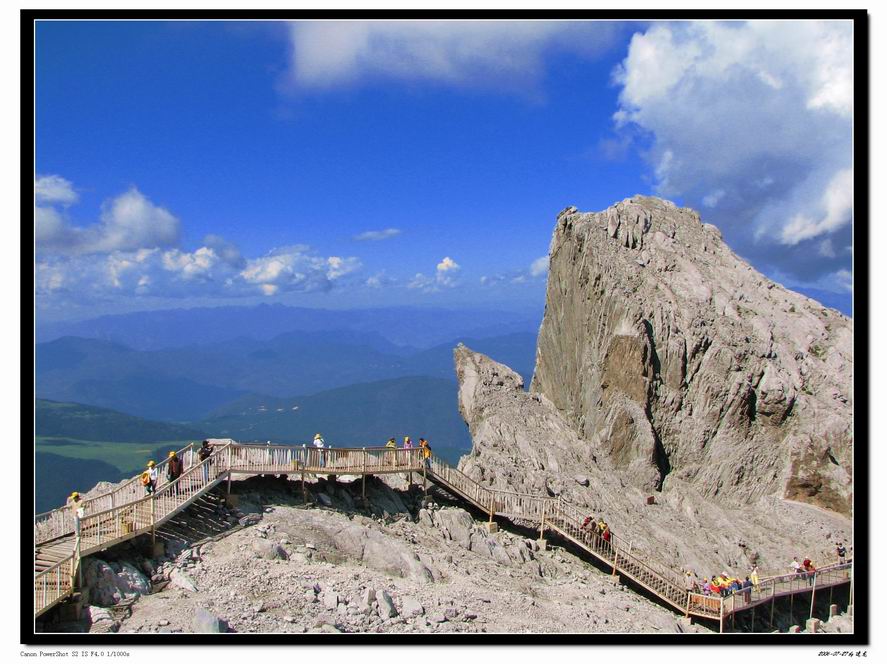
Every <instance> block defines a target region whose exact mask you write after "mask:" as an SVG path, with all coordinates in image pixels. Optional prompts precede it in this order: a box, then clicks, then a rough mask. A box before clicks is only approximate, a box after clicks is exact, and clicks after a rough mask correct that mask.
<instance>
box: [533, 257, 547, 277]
mask: <svg viewBox="0 0 887 664" xmlns="http://www.w3.org/2000/svg"><path fill="white" fill-rule="evenodd" d="M546 274H548V256H540V257H539V258H537V259H536V260H534V261H533V262H532V263H530V276H531V277H541V276H543V275H546Z"/></svg>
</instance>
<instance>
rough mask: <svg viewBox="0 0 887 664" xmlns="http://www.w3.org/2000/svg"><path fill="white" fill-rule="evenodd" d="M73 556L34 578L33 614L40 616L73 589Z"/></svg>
mask: <svg viewBox="0 0 887 664" xmlns="http://www.w3.org/2000/svg"><path fill="white" fill-rule="evenodd" d="M74 572H75V568H74V556H73V555H71V556H69V557H68V558H65V559H64V560H61V561H59V562H58V563H56V564H55V565H53V566H52V567H50V568H49V569H48V570H46V571H45V572H43V573H41V574H38V575H36V576H35V577H34V614H35V615H40V613H42V612H43V611H45V610H46V609H48V608H49V607H51V606H52V605H53V604H55V603H56V602H58V601H59V600H60V599H62V598H63V597H66V596H67V595H69V594H70V593H71V591H72V589H73V587H74Z"/></svg>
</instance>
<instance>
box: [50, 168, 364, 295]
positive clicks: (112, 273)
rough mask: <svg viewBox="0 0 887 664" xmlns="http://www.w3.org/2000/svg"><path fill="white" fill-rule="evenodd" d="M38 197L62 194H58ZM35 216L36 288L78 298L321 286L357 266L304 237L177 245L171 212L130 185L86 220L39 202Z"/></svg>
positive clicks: (331, 283)
mask: <svg viewBox="0 0 887 664" xmlns="http://www.w3.org/2000/svg"><path fill="white" fill-rule="evenodd" d="M57 180H59V181H61V182H64V183H67V185H70V183H68V182H67V180H64V179H63V178H57ZM38 181H39V180H38ZM54 186H55V185H54ZM47 187H48V185H47ZM47 187H44V188H43V190H44V191H46V190H47ZM35 188H36V185H35ZM41 197H42V199H41V200H47V201H48V200H50V199H52V200H54V201H61V200H63V197H62V196H61V195H53V196H49V197H47V195H45V194H41ZM34 222H35V228H34V235H35V239H36V242H37V247H38V253H37V257H38V258H37V263H36V290H37V294H38V296H42V297H44V298H50V299H51V298H53V297H65V298H68V299H69V300H71V301H74V300H76V301H79V302H84V303H85V302H95V301H110V300H113V299H114V298H120V297H127V296H133V295H135V296H158V297H167V298H168V297H173V298H174V297H192V296H208V297H243V296H251V295H259V294H261V295H275V294H278V293H285V292H293V291H328V290H330V289H332V288H333V287H334V285H335V283H336V282H338V281H340V280H342V279H344V278H346V277H347V276H348V275H350V274H352V273H354V272H356V271H358V270H359V269H360V267H361V263H360V260H359V259H358V258H356V257H353V256H352V257H343V256H319V255H317V253H316V252H314V251H313V250H312V249H311V248H310V247H308V246H307V245H292V246H286V247H281V248H278V249H275V250H273V251H270V252H268V253H267V254H266V255H264V256H260V257H256V258H250V259H247V258H245V257H244V256H243V255H242V253H241V251H240V249H239V248H238V247H237V245H235V244H234V243H233V242H230V241H228V240H226V239H225V238H223V237H221V236H219V235H214V234H211V235H207V236H206V237H205V238H204V240H203V244H202V246H199V247H197V248H196V249H194V250H193V251H188V250H185V249H183V248H182V247H180V246H179V236H180V224H179V221H178V219H177V218H176V217H174V216H173V215H172V214H171V213H170V212H169V211H167V210H166V209H164V208H162V207H160V206H158V205H155V204H154V203H152V202H151V201H150V200H148V198H147V197H145V196H144V195H143V194H142V193H141V192H139V191H138V189H136V188H135V187H133V188H131V189H130V190H128V191H126V192H124V193H123V194H121V195H120V196H117V197H116V198H113V199H111V200H109V201H106V202H105V203H104V204H103V205H102V208H101V215H100V218H99V221H98V222H97V223H95V224H93V225H91V226H86V227H78V226H74V225H72V224H71V223H70V222H69V221H68V220H67V217H66V212H65V211H63V210H60V209H59V208H58V207H57V206H47V207H43V206H38V207H37V208H36V209H35V213H34Z"/></svg>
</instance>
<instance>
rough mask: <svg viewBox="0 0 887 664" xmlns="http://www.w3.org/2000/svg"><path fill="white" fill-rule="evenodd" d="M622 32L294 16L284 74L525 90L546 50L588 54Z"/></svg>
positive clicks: (325, 80) (567, 25) (305, 83)
mask: <svg viewBox="0 0 887 664" xmlns="http://www.w3.org/2000/svg"><path fill="white" fill-rule="evenodd" d="M620 30H621V26H619V24H616V23H610V22H558V21H300V22H295V23H293V24H292V25H291V28H290V36H291V45H292V61H291V70H290V76H291V79H292V80H293V81H294V82H295V83H296V84H297V85H298V86H301V87H311V88H330V87H335V86H340V85H351V84H355V83H357V82H360V81H361V79H363V78H364V77H367V76H382V77H387V78H395V79H406V80H430V81H439V82H444V83H446V84H450V85H468V86H478V85H483V86H490V85H492V86H494V87H497V86H498V87H502V86H505V87H511V88H514V89H515V90H518V91H522V92H526V89H527V88H528V87H532V85H533V84H534V82H535V80H536V79H538V78H539V77H540V74H541V73H542V70H543V67H544V58H543V56H544V54H545V53H546V52H548V51H551V50H570V51H574V52H578V53H580V54H582V55H585V56H589V57H593V56H595V55H597V54H598V53H600V52H601V51H603V50H605V49H606V48H609V47H610V46H611V45H612V44H613V43H614V42H615V37H616V35H617V34H618V32H619V31H620Z"/></svg>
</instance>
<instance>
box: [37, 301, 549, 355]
mask: <svg viewBox="0 0 887 664" xmlns="http://www.w3.org/2000/svg"><path fill="white" fill-rule="evenodd" d="M541 319H542V311H541V308H540V310H539V311H536V312H526V313H515V312H511V311H491V310H486V309H458V310H457V309H443V308H425V307H388V308H375V309H349V310H333V309H307V308H301V307H289V306H285V305H282V304H260V305H256V306H227V307H202V308H193V309H169V310H162V311H143V312H137V313H128V314H118V315H112V316H101V317H99V318H93V319H90V320H85V321H79V322H53V323H41V322H40V321H39V320H38V325H37V339H38V341H41V342H44V341H51V340H53V339H58V338H60V337H63V336H77V337H86V338H93V339H102V340H105V341H114V342H117V343H121V344H123V345H125V346H127V347H130V348H134V349H139V350H156V349H159V348H172V347H178V346H188V345H195V344H199V345H203V344H207V343H212V342H216V341H226V340H230V339H236V338H237V337H248V338H252V339H259V340H269V339H272V338H274V337H276V336H278V335H280V334H283V333H285V332H292V331H318V330H351V331H354V332H361V333H368V332H374V333H377V334H379V335H381V336H382V337H384V338H385V339H387V340H388V341H389V342H390V343H392V344H395V345H397V346H408V347H415V348H429V347H431V346H434V345H437V344H440V343H443V342H445V341H447V340H449V339H452V338H455V337H457V336H472V337H490V336H498V335H503V334H510V333H512V332H533V333H535V332H537V331H538V329H539V324H540V322H541Z"/></svg>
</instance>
